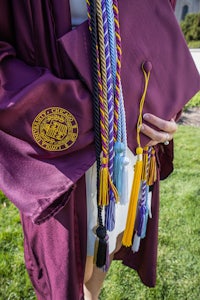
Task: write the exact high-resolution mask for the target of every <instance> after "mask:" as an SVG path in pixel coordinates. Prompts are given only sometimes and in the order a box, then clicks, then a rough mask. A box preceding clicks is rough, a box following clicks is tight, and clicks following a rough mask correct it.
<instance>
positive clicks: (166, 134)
mask: <svg viewBox="0 0 200 300" xmlns="http://www.w3.org/2000/svg"><path fill="white" fill-rule="evenodd" d="M143 119H144V120H145V121H147V122H148V124H149V125H151V124H152V125H154V126H155V127H156V128H157V129H153V128H152V127H151V126H149V125H147V124H144V123H143V124H142V126H141V128H140V131H141V132H142V133H143V134H145V135H146V136H148V137H149V138H150V139H151V141H150V142H149V143H148V144H147V146H155V145H157V144H158V143H165V144H167V142H169V141H171V140H172V139H173V135H174V133H175V132H176V130H177V124H176V122H175V121H174V118H172V119H171V120H170V121H166V120H163V119H160V118H158V117H156V116H154V115H152V114H149V113H146V114H144V116H143Z"/></svg>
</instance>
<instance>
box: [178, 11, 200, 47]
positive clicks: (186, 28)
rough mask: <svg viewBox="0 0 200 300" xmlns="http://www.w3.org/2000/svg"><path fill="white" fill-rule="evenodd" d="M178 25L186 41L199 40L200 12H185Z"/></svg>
mask: <svg viewBox="0 0 200 300" xmlns="http://www.w3.org/2000/svg"><path fill="white" fill-rule="evenodd" d="M180 25H181V29H182V31H183V34H184V36H185V39H186V41H187V43H190V42H191V41H200V13H196V14H194V13H193V14H187V15H186V17H185V19H184V21H181V24H180Z"/></svg>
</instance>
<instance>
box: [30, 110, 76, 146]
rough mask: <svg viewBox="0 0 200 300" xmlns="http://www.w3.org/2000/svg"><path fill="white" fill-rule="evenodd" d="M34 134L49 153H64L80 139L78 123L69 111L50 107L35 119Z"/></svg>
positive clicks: (36, 139)
mask: <svg viewBox="0 0 200 300" xmlns="http://www.w3.org/2000/svg"><path fill="white" fill-rule="evenodd" d="M32 134H33V138H34V140H35V141H36V143H37V144H38V145H39V146H40V147H41V148H43V149H45V150H48V151H63V150H66V149H68V148H69V147H71V146H72V145H73V144H74V143H75V141H76V139H77V137H78V123H77V121H76V119H75V117H74V116H73V115H72V114H71V113H70V112H69V111H68V110H66V109H63V108H61V107H49V108H46V109H44V110H43V111H41V112H40V113H39V114H38V115H37V116H36V118H35V119H34V121H33V123H32Z"/></svg>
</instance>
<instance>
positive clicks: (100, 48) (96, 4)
mask: <svg viewBox="0 0 200 300" xmlns="http://www.w3.org/2000/svg"><path fill="white" fill-rule="evenodd" d="M86 2H87V8H88V23H89V29H90V33H91V49H92V72H93V108H94V128H95V146H96V157H97V191H98V192H97V201H98V228H97V230H96V233H97V237H98V247H97V248H98V250H97V257H96V264H97V266H98V267H103V266H105V265H106V253H105V252H106V250H107V249H108V247H107V245H108V241H107V235H106V231H107V230H110V231H111V230H113V229H114V225H115V221H114V219H115V202H117V201H118V198H119V196H118V191H117V189H116V186H115V185H114V183H113V180H114V177H115V174H113V173H114V170H115V169H116V168H114V155H115V152H114V142H116V141H118V140H119V139H120V142H121V140H122V137H123V140H125V147H124V148H123V151H124V153H126V133H125V134H124V130H122V128H123V129H124V128H126V125H125V113H124V105H123V96H122V88H121V77H120V70H121V38H120V31H119V15H118V6H117V4H118V3H117V0H114V1H113V0H108V1H105V0H96V1H95V0H86ZM121 113H122V116H120V114H121ZM119 116H120V118H119ZM119 120H121V121H120V124H119V123H118V121H119ZM97 123H98V124H97ZM118 128H120V132H118ZM121 131H123V132H121ZM124 136H125V138H124ZM118 161H119V160H118ZM104 206H106V216H105V224H103V218H102V209H103V207H104Z"/></svg>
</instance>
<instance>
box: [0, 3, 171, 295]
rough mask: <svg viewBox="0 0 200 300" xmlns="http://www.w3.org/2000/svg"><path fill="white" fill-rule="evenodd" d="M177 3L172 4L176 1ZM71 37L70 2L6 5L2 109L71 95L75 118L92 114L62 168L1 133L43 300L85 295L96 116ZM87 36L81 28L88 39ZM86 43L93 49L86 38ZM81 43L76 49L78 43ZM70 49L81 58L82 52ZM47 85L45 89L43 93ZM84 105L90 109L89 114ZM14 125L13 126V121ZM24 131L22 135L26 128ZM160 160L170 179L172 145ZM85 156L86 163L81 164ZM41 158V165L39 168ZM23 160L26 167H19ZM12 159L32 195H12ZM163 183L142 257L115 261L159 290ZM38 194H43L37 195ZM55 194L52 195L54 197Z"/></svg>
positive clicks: (0, 18) (1, 8)
mask: <svg viewBox="0 0 200 300" xmlns="http://www.w3.org/2000/svg"><path fill="white" fill-rule="evenodd" d="M171 3H172V5H173V6H174V4H175V1H171ZM80 30H82V29H80ZM70 32H71V24H70V11H69V3H68V1H67V0H59V1H56V0H51V1H48V0H43V1H41V0H34V1H27V0H26V1H25V0H24V1H23V0H20V1H7V0H5V1H4V0H1V1H0V80H1V91H0V105H1V109H2V110H3V109H6V110H7V111H9V107H7V103H8V102H9V103H11V104H10V105H11V106H12V103H16V101H17V100H18V99H19V98H20V101H21V99H25V100H26V99H27V98H29V99H30V101H33V103H31V105H32V109H34V99H37V98H39V99H42V97H44V95H45V98H46V99H49V101H50V102H51V99H52V97H53V98H55V97H57V98H61V100H63V99H66V96H63V94H64V95H67V101H69V102H70V101H71V102H70V103H69V107H74V108H73V109H74V111H76V110H78V109H80V111H79V116H77V118H79V117H80V115H81V114H83V116H85V114H86V115H87V118H86V119H84V117H83V119H84V121H86V120H87V122H86V123H87V124H86V125H85V127H84V126H83V127H84V128H85V130H83V132H80V136H81V135H82V136H83V137H84V138H83V140H81V139H80V140H79V143H78V145H80V148H79V146H77V148H75V151H74V152H72V153H71V152H70V150H68V152H66V154H68V155H69V157H72V159H71V160H70V159H69V160H68V161H67V162H64V159H63V157H62V156H61V158H60V163H58V164H57V169H55V168H54V165H53V163H52V161H51V159H53V157H52V155H51V154H49V157H47V158H45V159H43V156H42V155H43V152H42V151H43V150H41V152H40V153H39V155H38V152H37V154H36V150H35V148H34V146H32V145H31V146H29V143H28V142H29V138H30V137H29V135H25V137H24V140H25V142H27V143H26V144H24V142H20V143H18V144H16V147H13V146H12V145H13V143H14V144H15V141H16V140H15V137H13V136H12V135H9V122H7V128H5V130H4V131H0V142H1V144H2V143H4V141H5V148H6V149H7V151H4V153H3V152H2V151H1V159H3V160H4V164H2V169H3V171H2V173H1V176H2V177H4V185H3V186H1V185H0V188H2V189H3V191H4V192H5V193H6V195H7V196H8V197H9V198H10V199H11V201H13V203H14V204H15V205H16V206H17V207H18V208H19V210H20V212H21V219H22V225H23V230H24V250H25V262H26V267H27V270H28V273H29V275H30V278H31V280H32V283H33V286H34V288H35V291H36V294H37V297H38V299H40V300H42V299H46V300H50V299H53V300H63V299H73V300H76V299H77V300H78V299H83V297H84V296H83V290H82V282H83V275H84V267H85V258H86V240H87V232H86V230H87V228H86V223H87V222H86V218H87V216H86V196H85V178H84V173H85V171H86V170H87V169H88V168H89V167H90V166H91V165H92V163H93V162H94V160H95V152H94V145H93V138H94V137H93V132H92V130H91V122H92V118H91V117H90V114H91V115H92V111H91V104H90V102H91V90H90V83H91V82H87V79H86V78H85V79H83V78H82V76H81V70H82V68H84V65H83V66H82V65H81V64H82V63H81V59H80V58H79V57H78V59H79V62H80V65H79V71H80V72H78V71H77V68H76V67H75V66H74V64H73V63H72V62H71V60H70V58H69V56H68V54H67V52H66V51H65V49H68V51H69V52H70V42H72V38H73V39H74V36H72V37H70ZM75 38H76V36H75ZM84 38H85V36H84V30H83V35H82V39H83V41H84ZM73 42H74V41H73ZM85 42H86V43H87V39H86V40H85ZM75 43H77V44H76V45H77V47H78V45H79V41H78V40H77V41H75ZM72 51H74V53H76V49H75V50H74V49H72ZM24 63H25V64H24ZM43 84H45V88H44V89H42V88H41V86H43ZM52 86H53V88H52ZM63 97H64V98H63ZM68 98H69V99H72V100H68ZM82 100H83V101H85V102H83V101H82ZM12 101H13V102H12ZM84 105H85V106H86V107H87V109H88V110H87V111H86V112H85V111H84ZM50 106H51V105H50ZM21 110H23V101H22V102H21V105H19V107H18V108H17V109H16V113H17V112H18V113H19V114H20V111H21ZM2 116H3V114H2ZM17 116H18V115H17ZM17 116H15V117H17ZM15 117H14V116H13V115H12V116H11V118H15ZM9 121H10V123H11V125H12V119H10V120H9ZM5 122H6V120H5ZM80 122H81V121H80ZM25 125H26V124H23V126H25ZM87 128H90V130H87ZM21 130H22V132H23V129H22V128H21ZM16 135H17V132H16ZM130 146H131V145H130ZM21 147H22V148H23V147H25V150H26V153H28V155H29V156H28V158H29V159H27V156H26V155H22V154H21V153H20V149H21ZM131 148H132V147H131ZM76 153H78V155H77V154H76ZM88 153H89V154H88ZM157 154H158V155H157V158H158V165H159V166H160V167H161V168H160V176H161V178H162V179H164V178H165V177H167V176H168V175H169V174H170V173H171V172H172V170H173V163H172V161H173V143H172V142H171V143H170V145H169V146H158V147H157ZM37 155H38V156H37ZM70 155H71V156H70ZM81 155H82V157H84V160H85V163H83V162H82V161H81V160H80V157H81ZM30 157H31V161H30ZM35 158H37V159H39V160H40V164H39V165H38V164H37V159H35ZM17 160H18V161H20V162H21V165H18V164H17ZM76 160H77V167H76V168H74V163H72V161H73V162H74V161H76ZM6 161H8V163H9V164H13V168H15V172H16V173H15V174H13V177H14V176H15V178H17V180H18V181H19V182H20V184H21V186H22V190H23V189H25V188H26V184H27V180H25V179H24V178H25V177H27V176H30V177H28V182H29V184H28V187H27V189H26V190H28V192H26V194H23V192H22V191H19V192H18V193H17V192H16V194H15V195H13V193H12V192H11V193H10V185H11V184H13V185H15V182H14V180H13V182H12V183H11V182H10V181H11V177H9V176H8V175H7V173H6V168H7V167H8V165H6ZM70 162H71V163H70ZM63 164H64V165H63ZM22 165H23V167H24V166H27V169H28V171H27V173H23V172H22V171H21V168H20V167H21V166H22ZM78 166H79V167H78ZM23 169H24V168H23ZM58 170H59V171H60V172H58ZM54 172H56V175H57V176H56V179H55V178H54V176H52V174H54ZM0 181H1V179H0ZM158 185H159V181H158V182H157V183H156V185H155V186H154V190H153V201H152V205H153V207H152V211H153V219H151V220H149V223H148V229H147V238H145V239H144V240H143V241H142V244H141V248H140V251H139V252H138V253H137V254H133V253H132V251H131V250H130V249H129V248H124V247H122V248H121V250H120V251H119V252H118V253H117V255H116V257H115V258H116V259H122V260H123V262H124V263H125V264H126V265H128V266H130V267H132V268H135V269H136V270H137V271H138V273H139V275H140V277H141V280H142V281H143V282H144V283H145V284H146V285H148V286H154V285H155V281H156V260H157V237H158V210H159V192H158V191H159V189H158ZM56 186H59V190H58V191H56V193H55V189H56ZM49 187H51V188H49ZM38 188H39V189H40V190H38V191H36V192H35V189H36V190H37V189H38ZM41 191H42V192H41ZM51 191H54V195H53V196H52V195H51ZM37 192H38V201H37V203H35V202H34V201H33V195H32V194H34V197H35V196H36V195H37ZM40 193H41V194H42V195H46V197H45V200H44V199H43V198H40V197H39V196H40Z"/></svg>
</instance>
